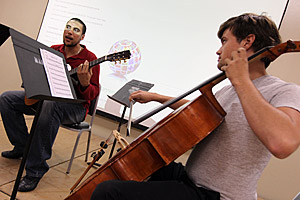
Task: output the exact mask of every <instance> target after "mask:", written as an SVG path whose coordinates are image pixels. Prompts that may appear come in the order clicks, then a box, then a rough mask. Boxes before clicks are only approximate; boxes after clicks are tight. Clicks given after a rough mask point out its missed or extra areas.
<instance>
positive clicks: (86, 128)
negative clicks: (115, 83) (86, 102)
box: [60, 86, 101, 174]
mask: <svg viewBox="0 0 300 200" xmlns="http://www.w3.org/2000/svg"><path fill="white" fill-rule="evenodd" d="M100 90H101V86H100V89H99V95H98V96H97V97H96V98H95V99H94V100H92V101H91V104H90V108H89V112H88V114H89V115H90V116H91V119H90V122H87V121H86V120H85V121H83V122H80V123H79V124H61V126H60V127H62V128H65V129H68V130H71V131H76V132H78V135H77V138H76V141H75V144H74V147H73V151H72V155H71V158H70V162H69V165H68V169H67V171H66V173H67V174H69V173H70V170H71V166H72V163H73V160H74V156H75V152H76V149H77V146H78V142H79V139H80V136H81V134H82V133H83V132H88V140H87V144H86V152H85V160H84V161H85V162H87V159H88V153H89V147H90V140H91V134H92V125H93V121H94V117H95V114H96V108H97V104H98V100H99V96H100Z"/></svg>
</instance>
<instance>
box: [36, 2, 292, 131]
mask: <svg viewBox="0 0 300 200" xmlns="http://www.w3.org/2000/svg"><path fill="white" fill-rule="evenodd" d="M270 5H272V6H270ZM285 6H286V1H284V0H264V1H261V0H253V1H251V3H249V2H247V1H240V0H228V1H219V0H210V1H205V2H203V1H199V0H185V1H174V0H151V1H146V0H127V1H122V0H114V1H109V0H85V1H81V0H64V1H60V0H49V2H48V6H47V9H46V12H45V16H44V19H43V22H42V26H41V29H40V33H39V36H38V41H40V42H42V43H44V44H46V45H49V46H50V45H53V44H61V43H62V33H63V30H64V26H65V24H66V22H67V20H68V19H70V18H73V17H77V18H80V19H82V20H83V21H84V22H85V24H86V25H87V32H86V36H85V39H84V40H83V41H82V42H81V43H82V44H84V45H86V46H87V48H88V49H89V50H91V51H92V52H94V53H95V54H96V56H97V57H102V56H105V55H107V54H110V53H114V52H116V51H122V50H124V49H130V50H131V53H132V58H131V59H130V60H128V62H126V63H125V64H124V63H118V62H117V63H114V62H113V63H111V62H105V63H102V64H101V71H100V84H101V86H102V89H101V95H100V100H99V104H98V110H101V111H104V112H106V113H109V114H112V115H116V116H120V113H122V111H123V106H121V105H120V104H118V103H116V102H113V101H112V100H108V98H107V95H113V94H114V93H115V92H116V91H118V90H119V89H120V88H121V87H122V86H123V85H124V84H125V83H127V82H128V81H130V80H132V79H136V80H140V81H143V82H148V83H153V84H154V87H153V88H152V89H151V90H150V91H152V92H157V93H162V94H165V95H170V96H178V95H180V94H182V93H184V92H185V91H187V90H189V89H191V88H193V87H194V86H196V85H198V84H200V83H202V82H204V81H205V80H207V79H208V78H210V77H212V76H213V75H215V74H217V73H219V71H218V70H217V67H216V65H217V56H216V51H217V50H218V49H219V47H220V41H219V39H218V38H217V35H216V34H217V31H218V28H219V26H220V24H221V23H222V22H224V21H225V20H227V19H228V18H230V17H232V16H236V15H240V14H242V13H245V12H253V13H257V14H261V13H265V14H266V15H267V16H269V17H271V18H272V19H273V20H274V21H275V22H276V24H277V25H279V23H280V20H281V17H282V14H283V11H284V8H285ZM225 83H227V82H226V81H225ZM221 84H223V85H224V83H221ZM220 86H222V85H220ZM199 94H200V93H197V94H193V95H192V96H189V97H187V98H189V99H191V98H195V97H196V96H198V95H199ZM158 105H159V104H156V103H148V104H139V103H136V104H135V106H134V109H133V118H137V117H138V116H140V115H142V114H144V113H146V112H148V111H150V110H152V109H153V108H154V107H157V106H158ZM169 112H170V110H168V109H166V110H164V111H162V112H160V113H158V114H156V115H154V116H152V117H151V119H148V120H146V121H145V122H144V123H143V125H145V126H150V125H152V124H153V123H154V122H156V121H158V120H159V119H161V118H162V117H163V116H165V115H166V114H168V113H169ZM127 115H128V114H127Z"/></svg>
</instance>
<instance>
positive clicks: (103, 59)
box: [69, 56, 107, 75]
mask: <svg viewBox="0 0 300 200" xmlns="http://www.w3.org/2000/svg"><path fill="white" fill-rule="evenodd" d="M106 57H107V56H103V57H101V58H98V59H96V60H93V61H90V62H89V69H91V68H92V67H94V66H95V65H98V64H100V63H102V62H104V61H107V58H106ZM77 71H78V68H73V69H71V70H70V71H69V74H70V75H73V74H75V73H77Z"/></svg>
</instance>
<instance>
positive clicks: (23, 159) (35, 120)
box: [10, 100, 44, 200]
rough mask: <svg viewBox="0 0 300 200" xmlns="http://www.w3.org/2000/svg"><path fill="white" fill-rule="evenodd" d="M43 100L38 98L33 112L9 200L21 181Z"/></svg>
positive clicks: (12, 198)
mask: <svg viewBox="0 0 300 200" xmlns="http://www.w3.org/2000/svg"><path fill="white" fill-rule="evenodd" d="M43 102H44V100H40V101H39V102H38V107H37V111H36V113H35V116H34V119H33V122H32V126H31V129H30V134H29V137H28V139H27V142H26V146H25V149H24V153H23V157H22V161H21V164H20V167H19V171H18V175H17V178H16V182H15V185H14V189H13V192H12V194H11V197H10V199H11V200H14V199H15V198H16V195H17V192H18V187H19V184H20V181H21V178H22V174H23V171H24V167H25V163H26V160H27V157H28V153H29V150H30V146H31V142H32V139H33V136H34V133H35V129H36V124H37V121H38V118H39V117H40V113H41V109H42V105H43Z"/></svg>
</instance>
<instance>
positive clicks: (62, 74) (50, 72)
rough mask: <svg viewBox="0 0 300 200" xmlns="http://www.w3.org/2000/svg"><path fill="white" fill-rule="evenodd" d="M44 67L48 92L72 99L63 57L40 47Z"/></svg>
mask: <svg viewBox="0 0 300 200" xmlns="http://www.w3.org/2000/svg"><path fill="white" fill-rule="evenodd" d="M40 52H41V56H42V60H43V63H44V68H45V71H46V74H47V78H48V83H49V87H50V92H51V95H52V96H55V97H61V98H68V99H74V97H73V94H72V91H71V88H70V85H69V81H68V78H67V74H66V71H65V67H64V63H63V59H62V58H61V57H59V56H58V55H56V54H54V53H51V52H50V51H47V50H45V49H40Z"/></svg>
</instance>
